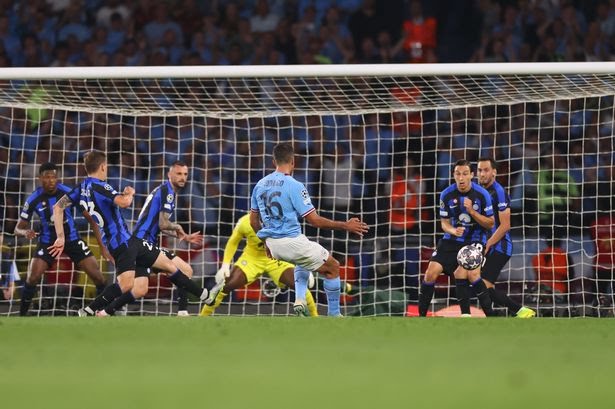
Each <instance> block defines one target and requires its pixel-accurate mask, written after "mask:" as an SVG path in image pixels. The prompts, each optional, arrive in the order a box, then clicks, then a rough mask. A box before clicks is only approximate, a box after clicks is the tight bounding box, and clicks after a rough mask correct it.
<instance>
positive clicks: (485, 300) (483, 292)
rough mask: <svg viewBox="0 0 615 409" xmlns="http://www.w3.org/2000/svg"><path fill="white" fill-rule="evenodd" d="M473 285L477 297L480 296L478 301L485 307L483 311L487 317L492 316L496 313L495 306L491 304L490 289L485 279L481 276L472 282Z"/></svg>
mask: <svg viewBox="0 0 615 409" xmlns="http://www.w3.org/2000/svg"><path fill="white" fill-rule="evenodd" d="M472 287H473V288H474V291H475V292H476V297H478V302H479V303H480V307H481V308H482V309H483V312H484V313H485V315H486V316H487V317H492V316H493V315H494V313H493V307H492V306H491V304H492V301H491V296H490V295H489V290H488V289H487V286H486V285H485V282H484V281H483V279H482V278H479V279H478V280H476V281H474V282H473V283H472Z"/></svg>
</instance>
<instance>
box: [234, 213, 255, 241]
mask: <svg viewBox="0 0 615 409" xmlns="http://www.w3.org/2000/svg"><path fill="white" fill-rule="evenodd" d="M236 229H237V231H239V232H240V233H241V234H243V235H244V236H247V235H248V234H249V233H250V231H252V225H251V224H250V214H249V213H247V214H244V215H243V216H241V217H240V218H239V220H237V226H236Z"/></svg>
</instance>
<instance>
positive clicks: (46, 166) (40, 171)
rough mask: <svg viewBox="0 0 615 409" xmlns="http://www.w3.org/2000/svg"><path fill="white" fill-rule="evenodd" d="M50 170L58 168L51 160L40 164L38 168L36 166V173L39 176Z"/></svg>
mask: <svg viewBox="0 0 615 409" xmlns="http://www.w3.org/2000/svg"><path fill="white" fill-rule="evenodd" d="M49 170H52V171H54V172H55V171H56V170H58V167H57V166H56V165H55V163H51V162H45V163H43V164H42V165H41V167H40V168H38V174H39V176H41V175H42V174H43V173H45V172H47V171H49Z"/></svg>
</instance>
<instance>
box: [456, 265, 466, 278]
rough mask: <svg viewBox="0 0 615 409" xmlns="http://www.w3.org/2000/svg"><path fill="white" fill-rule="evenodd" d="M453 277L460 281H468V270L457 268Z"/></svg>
mask: <svg viewBox="0 0 615 409" xmlns="http://www.w3.org/2000/svg"><path fill="white" fill-rule="evenodd" d="M453 275H454V276H455V278H457V279H459V280H466V279H467V278H468V270H466V269H465V268H461V267H457V269H456V270H455V272H454V273H453Z"/></svg>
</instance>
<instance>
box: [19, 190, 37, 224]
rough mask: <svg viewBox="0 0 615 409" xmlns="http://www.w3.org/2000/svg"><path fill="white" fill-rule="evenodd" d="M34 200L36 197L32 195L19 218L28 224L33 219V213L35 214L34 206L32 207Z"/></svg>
mask: <svg viewBox="0 0 615 409" xmlns="http://www.w3.org/2000/svg"><path fill="white" fill-rule="evenodd" d="M33 199H34V195H30V196H29V197H28V198H27V199H26V202H25V203H24V204H23V208H22V209H21V213H19V217H20V218H21V219H22V220H25V221H27V222H29V221H30V219H32V213H33V212H34V206H32V201H33Z"/></svg>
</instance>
